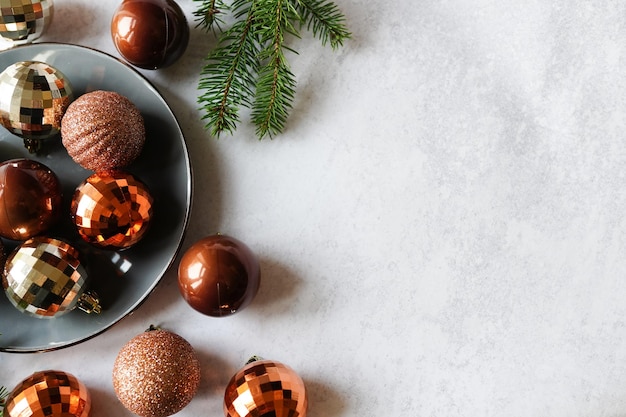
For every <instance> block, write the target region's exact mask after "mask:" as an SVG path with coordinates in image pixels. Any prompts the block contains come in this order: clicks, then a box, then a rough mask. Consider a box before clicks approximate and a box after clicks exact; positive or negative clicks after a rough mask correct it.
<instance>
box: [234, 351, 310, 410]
mask: <svg viewBox="0 0 626 417" xmlns="http://www.w3.org/2000/svg"><path fill="white" fill-rule="evenodd" d="M307 406H308V400H307V393H306V388H305V386H304V382H303V381H302V378H300V376H299V375H298V374H297V373H296V372H295V371H294V370H293V369H291V368H290V367H288V366H287V365H284V364H282V363H280V362H276V361H270V360H263V359H259V360H257V359H256V358H253V359H251V361H249V362H248V364H247V365H245V366H244V367H243V368H242V369H241V370H240V371H239V372H237V373H236V374H235V375H234V376H233V377H232V378H231V379H230V382H229V383H228V385H227V386H226V392H225V393H224V415H225V416H226V417H249V416H258V417H263V416H268V417H269V416H272V417H305V416H306V412H307Z"/></svg>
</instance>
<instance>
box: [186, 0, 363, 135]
mask: <svg viewBox="0 0 626 417" xmlns="http://www.w3.org/2000/svg"><path fill="white" fill-rule="evenodd" d="M195 1H199V2H200V5H199V6H198V9H197V10H196V12H195V13H194V15H195V16H196V17H197V20H198V22H199V23H198V26H201V27H203V28H205V29H206V30H207V31H208V30H212V29H214V28H215V27H216V26H217V27H218V29H219V31H220V34H219V37H218V43H217V47H216V48H215V49H214V50H213V51H212V52H210V53H209V54H208V56H207V59H206V62H205V65H204V67H203V68H202V71H201V77H200V81H199V83H198V89H199V90H201V91H202V93H201V94H200V95H199V97H198V103H200V104H201V106H202V109H203V110H204V113H205V114H204V116H203V119H204V120H205V121H206V128H207V130H209V131H210V132H211V133H212V134H213V135H214V136H216V137H219V136H220V134H221V133H222V132H229V133H231V134H232V133H233V132H234V131H235V130H236V128H237V125H238V124H239V122H240V117H239V108H240V107H241V106H244V107H248V108H250V109H251V110H252V112H251V120H252V122H253V123H254V124H255V126H256V134H257V136H258V137H259V139H261V138H263V137H265V136H269V137H273V136H275V135H277V134H279V133H280V132H282V131H283V129H284V127H285V124H286V121H287V118H288V116H289V112H290V110H291V108H292V103H293V100H294V97H295V92H296V79H295V75H294V74H293V73H292V71H291V69H290V66H289V63H288V61H287V58H286V56H285V51H291V52H294V53H296V54H297V52H296V51H295V50H294V49H293V48H291V47H290V46H289V45H288V44H287V42H286V36H287V35H292V36H294V37H296V38H298V37H300V34H299V31H298V29H297V28H296V27H295V25H296V24H299V27H300V28H302V27H306V29H307V30H309V31H311V32H312V33H313V35H314V36H315V37H317V38H319V39H320V40H321V42H322V45H326V44H330V46H331V47H332V49H337V48H338V47H339V46H341V45H343V42H344V41H345V40H346V39H349V38H350V37H351V34H350V32H349V31H348V29H347V27H346V25H345V17H344V16H343V14H342V13H341V12H340V10H339V8H338V7H337V6H336V5H335V4H334V3H333V2H332V1H329V0H233V2H232V4H230V6H227V5H226V4H225V2H224V1H223V0H195ZM222 11H229V12H231V13H232V14H233V16H234V18H235V22H234V23H233V24H232V26H231V27H230V28H229V29H227V30H224V31H222V30H221V28H220V27H219V23H223V20H221V18H219V16H218V13H221V12H222ZM218 18H219V20H218Z"/></svg>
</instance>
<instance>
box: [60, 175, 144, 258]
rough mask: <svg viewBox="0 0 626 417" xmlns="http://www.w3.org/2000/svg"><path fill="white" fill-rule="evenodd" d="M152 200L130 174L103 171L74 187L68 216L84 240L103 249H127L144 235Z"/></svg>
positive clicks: (139, 182)
mask: <svg viewBox="0 0 626 417" xmlns="http://www.w3.org/2000/svg"><path fill="white" fill-rule="evenodd" d="M152 203H153V198H152V196H151V194H150V191H148V188H147V187H146V185H145V184H144V183H143V182H141V181H139V180H138V179H137V178H135V177H134V176H133V175H131V174H128V173H124V172H121V171H105V172H100V173H96V174H93V175H91V176H90V177H89V178H87V179H86V180H85V181H83V183H82V184H80V185H79V186H78V187H77V188H76V191H75V192H74V196H73V197H72V203H71V206H70V215H71V217H72V219H73V220H74V224H75V225H76V228H77V230H78V233H79V234H80V236H81V237H82V238H83V240H84V241H86V242H88V243H90V244H92V245H94V246H98V247H100V248H104V249H127V248H130V247H131V246H133V245H135V244H136V243H138V242H139V241H140V240H141V239H142V238H143V237H144V235H145V234H146V232H147V230H148V227H149V225H150V222H151V221H152V213H153V209H152Z"/></svg>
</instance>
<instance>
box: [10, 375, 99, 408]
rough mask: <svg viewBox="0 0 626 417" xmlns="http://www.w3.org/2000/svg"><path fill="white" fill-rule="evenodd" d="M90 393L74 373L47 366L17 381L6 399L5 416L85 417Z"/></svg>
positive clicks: (89, 401)
mask: <svg viewBox="0 0 626 417" xmlns="http://www.w3.org/2000/svg"><path fill="white" fill-rule="evenodd" d="M90 411H91V396H90V394H89V391H88V390H87V388H86V387H85V385H84V384H83V383H82V382H81V381H80V380H78V379H77V378H76V377H75V376H74V375H72V374H69V373H67V372H63V371H56V370H47V371H39V372H35V373H34V374H32V375H30V376H29V377H28V378H25V379H24V380H23V381H22V382H20V383H19V384H18V385H17V386H16V387H15V388H14V389H13V390H12V391H11V392H10V393H9V396H8V397H7V399H6V405H5V407H4V417H47V416H53V417H88V416H89V413H90Z"/></svg>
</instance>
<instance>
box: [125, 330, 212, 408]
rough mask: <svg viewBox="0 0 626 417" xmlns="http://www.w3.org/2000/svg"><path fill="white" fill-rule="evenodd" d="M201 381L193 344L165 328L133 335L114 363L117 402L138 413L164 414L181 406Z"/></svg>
mask: <svg viewBox="0 0 626 417" xmlns="http://www.w3.org/2000/svg"><path fill="white" fill-rule="evenodd" d="M199 385H200V364H199V361H198V358H197V356H196V354H195V352H194V350H193V348H192V346H191V345H190V344H189V342H187V341H186V340H185V339H184V338H182V337H181V336H179V335H177V334H175V333H172V332H170V331H167V330H160V329H154V330H153V329H150V330H148V331H146V332H144V333H141V334H139V335H137V336H135V337H134V338H132V339H131V340H130V341H129V342H128V343H126V344H125V345H124V346H123V347H122V349H121V350H120V351H119V353H118V355H117V357H116V358H115V362H114V364H113V388H114V389H115V394H116V395H117V397H118V399H119V400H120V402H121V403H122V404H123V405H124V407H126V408H127V409H128V410H129V411H131V412H133V413H135V414H137V415H138V416H141V417H166V416H169V415H171V414H174V413H177V412H178V411H180V410H182V409H183V408H184V407H185V406H186V405H187V404H189V402H190V401H191V400H192V399H193V397H194V395H195V394H196V392H197V390H198V386H199Z"/></svg>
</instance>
